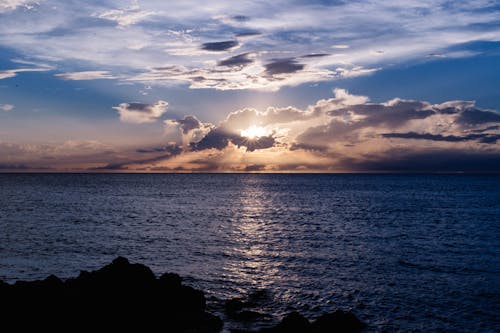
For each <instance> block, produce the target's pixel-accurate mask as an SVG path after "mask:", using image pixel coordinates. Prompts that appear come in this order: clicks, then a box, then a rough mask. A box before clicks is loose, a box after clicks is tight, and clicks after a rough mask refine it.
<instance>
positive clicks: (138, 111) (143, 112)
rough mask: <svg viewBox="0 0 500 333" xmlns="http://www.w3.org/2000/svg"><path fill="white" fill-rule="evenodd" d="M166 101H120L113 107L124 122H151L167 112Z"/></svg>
mask: <svg viewBox="0 0 500 333" xmlns="http://www.w3.org/2000/svg"><path fill="white" fill-rule="evenodd" d="M167 106H168V103H167V102H165V101H162V100H160V101H158V102H156V103H153V104H145V103H121V104H120V105H118V106H114V107H113V109H115V110H116V111H118V113H119V115H120V120H121V121H123V122H126V123H135V124H143V123H152V122H155V121H156V120H157V119H158V118H160V117H161V116H162V115H163V114H164V113H165V112H167Z"/></svg>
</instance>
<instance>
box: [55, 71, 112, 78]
mask: <svg viewBox="0 0 500 333" xmlns="http://www.w3.org/2000/svg"><path fill="white" fill-rule="evenodd" d="M55 76H57V77H59V78H61V79H64V80H98V79H116V78H117V77H116V76H113V75H111V74H110V72H109V71H83V72H70V73H61V74H56V75H55Z"/></svg>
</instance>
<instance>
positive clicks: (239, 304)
mask: <svg viewBox="0 0 500 333" xmlns="http://www.w3.org/2000/svg"><path fill="white" fill-rule="evenodd" d="M244 307H245V302H243V300H242V299H241V298H232V299H229V300H227V301H226V302H225V303H224V311H225V312H226V313H227V314H229V315H231V314H234V313H237V312H238V311H241V310H243V308H244Z"/></svg>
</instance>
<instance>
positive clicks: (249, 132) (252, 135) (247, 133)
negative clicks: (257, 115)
mask: <svg viewBox="0 0 500 333" xmlns="http://www.w3.org/2000/svg"><path fill="white" fill-rule="evenodd" d="M240 134H241V136H243V137H245V138H248V139H256V138H258V137H261V136H266V135H267V131H266V129H265V128H264V127H260V126H255V125H252V126H250V127H249V128H247V129H244V130H241V133H240Z"/></svg>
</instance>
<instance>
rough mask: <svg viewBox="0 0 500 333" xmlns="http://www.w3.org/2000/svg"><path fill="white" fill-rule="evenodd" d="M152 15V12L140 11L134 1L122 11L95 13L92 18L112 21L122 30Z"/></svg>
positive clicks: (111, 10)
mask: <svg viewBox="0 0 500 333" xmlns="http://www.w3.org/2000/svg"><path fill="white" fill-rule="evenodd" d="M153 14H154V12H153V11H143V10H140V6H139V4H138V1H134V2H133V4H132V5H131V6H129V7H126V8H124V9H110V10H106V11H104V12H101V13H95V14H94V15H93V16H96V17H98V18H101V19H105V20H109V21H114V22H116V23H117V24H118V26H119V27H122V28H123V27H127V26H129V25H133V24H136V23H138V22H140V21H142V20H143V19H144V18H146V17H148V16H151V15H153Z"/></svg>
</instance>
